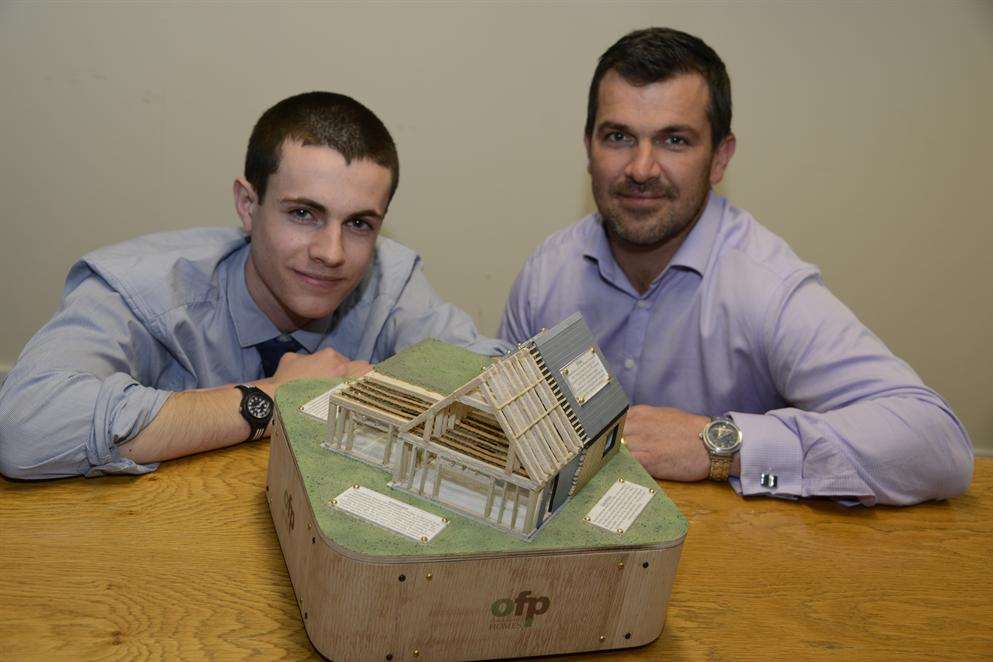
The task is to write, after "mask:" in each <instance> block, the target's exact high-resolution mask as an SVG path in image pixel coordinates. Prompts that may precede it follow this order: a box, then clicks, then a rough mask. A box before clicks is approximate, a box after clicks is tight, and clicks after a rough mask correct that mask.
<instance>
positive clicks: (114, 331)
mask: <svg viewBox="0 0 993 662" xmlns="http://www.w3.org/2000/svg"><path fill="white" fill-rule="evenodd" d="M77 276H78V274H77ZM167 363H168V352H167V351H166V350H165V348H164V347H162V346H161V345H160V344H159V343H158V342H157V341H156V340H155V338H154V337H153V336H152V334H151V333H150V332H149V331H148V329H147V328H145V326H144V325H143V324H142V323H141V322H140V320H139V319H138V317H137V316H136V315H135V313H134V311H132V310H131V308H130V307H129V306H128V305H127V303H126V302H125V300H124V299H123V298H122V297H121V295H120V294H119V293H117V292H115V291H114V290H113V289H111V288H110V287H109V286H108V285H107V284H106V283H105V282H104V281H102V280H101V279H100V278H98V277H97V276H95V275H93V274H89V275H86V276H84V277H82V278H77V279H76V280H75V284H73V285H71V286H67V292H66V295H65V298H64V300H63V304H62V307H61V309H60V310H59V312H58V313H57V314H56V315H55V317H54V318H53V319H52V320H51V321H50V322H49V323H48V324H46V325H45V326H44V327H43V328H42V329H41V330H40V331H39V332H38V333H37V334H35V336H34V337H33V338H32V339H31V340H30V341H29V342H28V344H27V346H26V347H25V348H24V351H23V352H22V353H21V356H20V358H19V359H18V361H17V363H16V364H15V366H14V368H13V369H12V370H11V373H10V374H9V375H8V377H7V379H6V381H5V382H4V384H3V387H2V389H0V472H2V473H3V474H4V475H6V476H8V477H10V478H25V479H41V478H58V477H64V476H75V475H83V476H99V475H103V474H110V473H124V474H141V473H147V472H149V471H152V470H154V469H155V468H156V467H157V464H137V463H135V462H133V461H132V460H130V459H128V458H125V457H123V456H122V455H121V454H120V452H119V450H118V445H119V444H121V443H123V442H125V441H127V440H129V439H131V438H133V437H134V436H135V435H137V434H138V432H140V431H141V430H142V429H143V428H144V427H145V426H147V425H148V424H149V423H150V422H151V421H152V419H154V417H155V415H156V414H157V413H158V411H159V409H160V408H161V407H162V405H163V403H164V402H165V401H166V399H167V398H168V397H169V395H171V393H170V392H169V391H165V390H159V389H156V388H150V387H148V386H143V385H142V384H152V383H155V381H156V378H157V376H158V375H160V374H161V373H162V372H163V371H164V370H165V367H166V365H167Z"/></svg>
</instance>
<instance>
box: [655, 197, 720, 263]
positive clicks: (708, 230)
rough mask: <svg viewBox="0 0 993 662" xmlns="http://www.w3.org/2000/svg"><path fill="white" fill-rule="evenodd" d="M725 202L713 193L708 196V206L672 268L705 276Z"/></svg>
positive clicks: (680, 250)
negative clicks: (683, 268)
mask: <svg viewBox="0 0 993 662" xmlns="http://www.w3.org/2000/svg"><path fill="white" fill-rule="evenodd" d="M723 200H724V198H722V197H721V196H719V195H717V194H716V193H714V192H713V191H711V192H710V193H709V194H708V195H707V204H706V205H705V206H704V208H703V213H702V214H700V218H699V220H697V222H696V225H694V226H693V229H692V230H690V233H689V234H688V235H687V236H686V240H685V241H684V242H683V245H682V246H680V247H679V250H677V251H676V254H675V255H673V256H672V260H671V261H670V262H669V266H670V267H674V266H678V267H686V268H687V269H692V270H693V271H695V272H697V273H698V274H700V275H701V276H702V275H703V272H704V271H706V269H707V265H708V264H709V263H710V253H711V251H713V249H714V242H715V241H716V239H717V230H718V229H719V228H720V224H721V215H722V213H723V206H724V205H723Z"/></svg>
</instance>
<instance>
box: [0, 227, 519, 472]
mask: <svg viewBox="0 0 993 662" xmlns="http://www.w3.org/2000/svg"><path fill="white" fill-rule="evenodd" d="M248 254H249V244H248V241H247V239H246V238H245V236H244V234H243V233H242V232H241V231H240V230H237V229H234V228H211V229H196V230H185V231H180V232H169V233H161V234H155V235H150V236H147V237H141V238H138V239H134V240H131V241H127V242H124V243H122V244H118V245H115V246H109V247H106V248H102V249H99V250H97V251H94V252H93V253H90V254H89V255H86V256H84V257H83V258H82V259H80V260H79V261H78V262H77V263H76V264H75V265H74V266H73V267H72V269H71V270H70V272H69V276H68V278H67V280H66V287H65V292H64V297H63V301H62V306H61V308H60V310H59V312H58V313H57V314H56V315H55V317H54V318H53V319H52V320H51V321H50V322H49V323H48V324H46V325H45V326H44V327H43V328H42V329H41V330H40V331H39V332H38V333H37V334H36V335H35V336H34V337H33V338H32V339H31V340H30V341H29V342H28V344H27V345H26V346H25V348H24V351H23V352H22V353H21V356H20V358H19V359H18V361H17V363H16V365H15V366H14V368H13V370H12V371H11V373H10V375H9V376H8V377H7V379H6V381H5V382H4V384H3V386H2V388H0V472H2V473H4V474H5V475H7V476H9V477H15V478H55V477H60V476H71V475H79V474H82V475H85V476H98V475H102V474H107V473H131V474H140V473H146V472H148V471H152V470H153V469H155V468H156V466H157V465H156V464H147V465H140V464H136V463H135V462H133V461H132V460H130V459H128V458H125V457H122V456H121V454H120V452H119V451H118V448H117V447H118V444H120V443H123V442H125V441H127V440H129V439H131V438H133V437H134V436H135V435H136V434H137V433H138V432H139V431H140V430H142V429H143V428H144V427H145V426H146V425H148V424H149V423H150V422H151V421H152V419H153V418H154V417H155V415H156V413H157V412H158V411H159V408H160V407H161V406H162V404H163V403H164V402H165V400H166V398H168V397H169V395H170V394H171V393H172V392H175V391H184V390H189V389H196V388H209V387H213V386H221V385H224V384H235V383H242V382H246V381H252V380H255V379H259V378H261V377H262V376H263V375H262V364H261V359H260V358H259V353H258V350H256V349H255V347H254V345H256V344H257V343H260V342H263V341H265V340H269V339H270V338H273V337H275V336H278V335H279V334H280V332H279V330H278V329H277V328H276V327H275V325H273V323H272V322H271V321H270V320H269V318H268V317H266V315H265V314H264V313H262V311H260V310H259V308H258V307H257V306H256V305H255V302H254V301H253V300H252V298H251V296H250V295H249V293H248V289H247V287H246V285H245V261H246V259H247V258H248ZM292 335H293V337H294V338H295V339H296V340H297V341H298V342H299V343H300V344H301V345H303V347H304V348H305V349H306V350H307V351H309V352H315V351H317V350H319V349H323V348H325V347H332V348H334V349H335V350H337V351H338V352H340V353H341V354H343V355H345V356H347V357H349V358H352V359H355V360H364V361H369V362H370V363H376V362H378V361H381V360H383V359H385V358H387V357H389V356H391V355H392V354H393V353H395V352H396V351H397V350H399V349H402V348H404V347H407V346H408V345H412V344H414V343H416V342H418V341H420V340H423V339H425V338H439V339H441V340H444V341H447V342H450V343H453V344H457V345H461V346H464V347H467V348H468V349H471V350H473V351H476V352H479V353H483V354H499V353H501V352H502V351H504V350H506V349H507V348H508V347H509V346H508V345H506V344H505V343H502V342H500V341H497V340H491V339H489V338H484V337H482V336H480V335H478V334H477V332H476V328H475V326H474V324H473V322H472V320H471V318H470V317H469V316H468V315H466V314H465V313H464V312H462V311H461V310H459V309H458V308H456V307H455V306H452V305H450V304H448V303H445V302H444V301H442V300H441V298H440V297H439V296H438V295H437V294H436V293H435V291H434V290H433V289H431V286H430V285H429V284H428V282H427V279H426V278H425V277H424V273H423V270H422V267H421V261H420V258H419V257H418V256H417V254H415V253H414V252H413V251H411V250H410V249H408V248H406V247H404V246H402V245H401V244H398V243H397V242H395V241H391V240H389V239H386V238H384V237H380V238H379V240H378V241H377V243H376V254H375V258H374V260H373V263H372V265H371V267H370V269H369V272H368V273H367V274H366V277H365V278H364V279H363V281H362V282H361V283H360V284H359V286H358V287H357V288H356V289H355V290H354V291H353V292H352V293H351V294H350V295H349V296H348V297H347V298H346V299H345V300H344V301H343V302H342V304H341V305H340V306H339V307H338V310H336V311H335V312H334V313H333V314H332V315H330V316H329V317H327V318H325V319H321V320H315V321H314V322H312V323H311V324H310V325H308V326H307V327H305V328H303V329H299V330H297V331H294V332H293V334H292Z"/></svg>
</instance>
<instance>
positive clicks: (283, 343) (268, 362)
mask: <svg viewBox="0 0 993 662" xmlns="http://www.w3.org/2000/svg"><path fill="white" fill-rule="evenodd" d="M255 349H257V350H259V356H260V357H261V358H262V372H263V373H264V374H265V376H266V377H272V375H273V373H275V372H276V367H277V366H279V359H281V358H283V354H286V353H287V352H296V351H299V350H301V349H303V345H301V344H300V343H298V342H297V341H296V340H294V339H293V336H289V335H283V336H276V337H275V338H273V339H272V340H266V341H265V342H260V343H259V344H258V345H256V346H255Z"/></svg>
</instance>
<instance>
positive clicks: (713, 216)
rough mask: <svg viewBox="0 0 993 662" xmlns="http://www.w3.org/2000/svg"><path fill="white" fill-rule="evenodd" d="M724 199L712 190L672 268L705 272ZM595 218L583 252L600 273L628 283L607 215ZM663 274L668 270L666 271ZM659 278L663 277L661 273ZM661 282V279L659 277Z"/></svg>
mask: <svg viewBox="0 0 993 662" xmlns="http://www.w3.org/2000/svg"><path fill="white" fill-rule="evenodd" d="M722 201H723V198H722V197H721V196H719V195H717V194H716V193H714V192H713V191H711V192H710V193H708V195H707V202H706V204H705V205H704V209H703V213H701V214H700V218H699V220H697V222H696V225H694V226H693V229H692V230H690V233H689V234H688V235H687V236H686V240H685V241H683V244H682V246H680V247H679V250H677V251H676V254H675V255H673V256H672V260H671V261H670V262H669V265H668V266H669V267H673V266H679V267H685V268H687V269H692V270H693V271H696V272H697V273H699V274H701V275H702V274H703V272H704V271H705V270H706V268H707V264H708V263H709V262H710V253H711V250H712V249H713V247H714V241H715V239H716V237H717V230H718V228H719V226H720V221H721V214H722V207H723V204H722ZM593 220H594V223H593V224H592V225H593V231H592V232H590V233H589V234H588V235H587V237H586V241H585V243H584V246H583V255H584V256H586V257H588V258H592V259H593V260H595V261H596V262H597V265H598V267H599V269H600V274H601V275H602V276H603V277H604V278H605V279H607V280H608V281H610V282H615V283H616V282H623V283H627V276H625V275H624V273H623V272H622V271H621V268H620V266H619V265H618V264H617V261H616V260H614V254H613V253H612V252H611V251H610V242H609V241H608V239H607V232H606V230H605V229H604V227H603V217H602V216H601V215H600V214H599V212H598V213H595V214H593ZM667 268H668V267H667ZM663 273H665V272H664V271H663ZM659 278H661V274H660V275H659ZM657 281H658V279H656V282H657Z"/></svg>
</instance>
